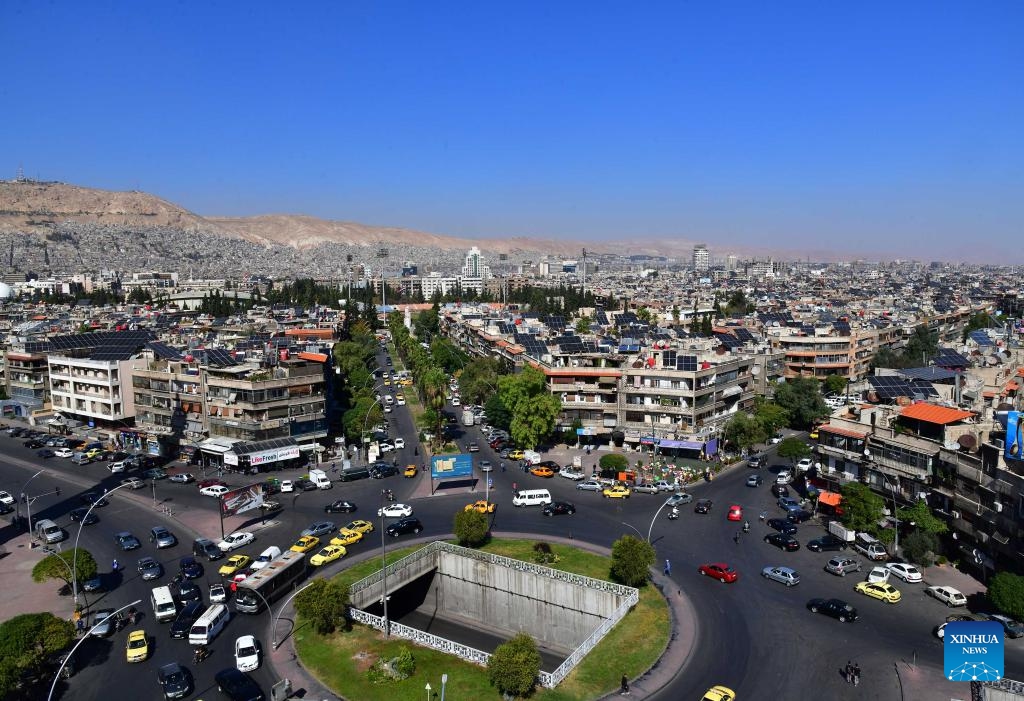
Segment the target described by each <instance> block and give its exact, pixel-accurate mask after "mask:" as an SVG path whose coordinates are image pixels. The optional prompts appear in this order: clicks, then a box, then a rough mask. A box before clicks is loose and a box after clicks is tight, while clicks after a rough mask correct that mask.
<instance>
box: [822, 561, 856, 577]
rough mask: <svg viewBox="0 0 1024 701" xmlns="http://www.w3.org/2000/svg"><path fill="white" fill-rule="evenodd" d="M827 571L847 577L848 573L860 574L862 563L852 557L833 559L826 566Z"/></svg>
mask: <svg viewBox="0 0 1024 701" xmlns="http://www.w3.org/2000/svg"><path fill="white" fill-rule="evenodd" d="M825 571H826V572H831V573H832V574H837V575H839V576H840V577H845V576H846V574H847V572H860V562H858V561H857V560H854V559H853V558H850V557H833V558H832V559H831V560H829V561H828V562H827V563H826V564H825Z"/></svg>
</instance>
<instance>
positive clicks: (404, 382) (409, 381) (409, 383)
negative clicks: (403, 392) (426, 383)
mask: <svg viewBox="0 0 1024 701" xmlns="http://www.w3.org/2000/svg"><path fill="white" fill-rule="evenodd" d="M398 384H400V385H402V386H403V387H412V378H409V377H407V378H405V379H404V380H399V381H398Z"/></svg>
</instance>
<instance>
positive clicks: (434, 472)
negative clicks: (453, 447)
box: [430, 453, 473, 480]
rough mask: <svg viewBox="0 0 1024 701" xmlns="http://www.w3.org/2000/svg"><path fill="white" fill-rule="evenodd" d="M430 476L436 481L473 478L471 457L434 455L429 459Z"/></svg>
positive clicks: (464, 454) (467, 454) (465, 455)
mask: <svg viewBox="0 0 1024 701" xmlns="http://www.w3.org/2000/svg"><path fill="white" fill-rule="evenodd" d="M430 476H431V477H432V478H433V479H436V480H443V479H450V478H452V477H472V476H473V456H472V455H471V454H470V453H459V454H457V455H435V456H434V457H432V458H430Z"/></svg>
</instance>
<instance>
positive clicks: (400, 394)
mask: <svg viewBox="0 0 1024 701" xmlns="http://www.w3.org/2000/svg"><path fill="white" fill-rule="evenodd" d="M395 401H396V402H404V401H405V393H403V392H395Z"/></svg>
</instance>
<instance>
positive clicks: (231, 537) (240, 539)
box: [217, 531, 256, 553]
mask: <svg viewBox="0 0 1024 701" xmlns="http://www.w3.org/2000/svg"><path fill="white" fill-rule="evenodd" d="M254 540H256V536H255V535H253V534H252V533H250V532H249V531H235V532H234V533H228V534H227V535H226V536H224V540H222V541H220V542H219V543H217V547H218V548H220V549H221V551H222V552H226V553H229V552H231V551H232V550H238V549H239V548H244V547H245V546H246V545H249V544H250V543H251V542H253V541H254Z"/></svg>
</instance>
